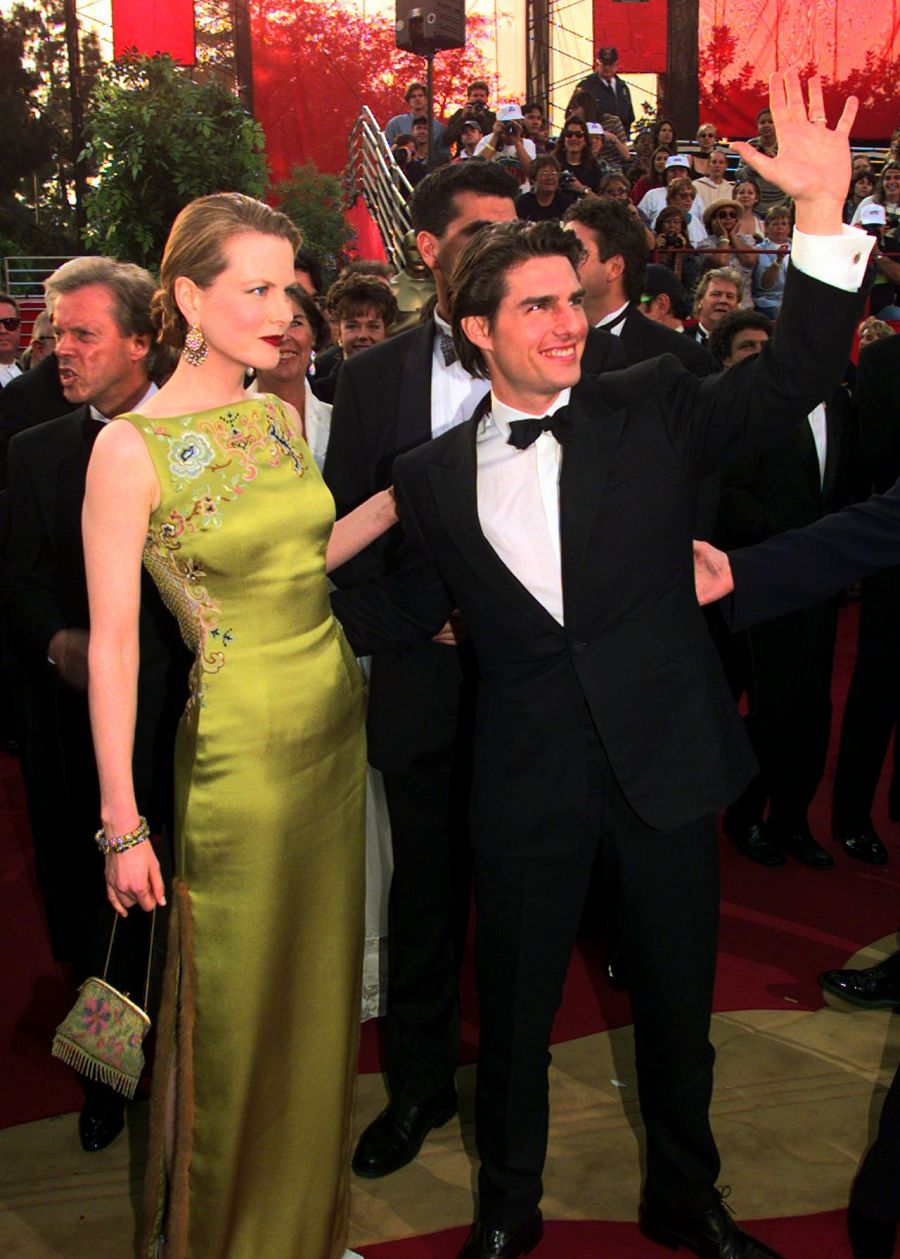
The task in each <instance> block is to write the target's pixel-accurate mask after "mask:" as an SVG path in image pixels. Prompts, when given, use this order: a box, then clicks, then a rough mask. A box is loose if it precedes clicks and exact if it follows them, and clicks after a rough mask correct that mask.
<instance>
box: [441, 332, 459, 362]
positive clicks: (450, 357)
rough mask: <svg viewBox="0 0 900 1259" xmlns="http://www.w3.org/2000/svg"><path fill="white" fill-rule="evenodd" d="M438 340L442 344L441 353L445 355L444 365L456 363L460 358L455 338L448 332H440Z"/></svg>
mask: <svg viewBox="0 0 900 1259" xmlns="http://www.w3.org/2000/svg"><path fill="white" fill-rule="evenodd" d="M438 341H439V342H440V346H441V354H442V355H443V356H444V366H445V367H449V366H450V364H451V363H455V362H456V360H457V359H458V358H459V355H458V354H457V353H456V346H455V345H454V343H453V338H452V337H451V336H450V335H449V334H448V333H446V332H438Z"/></svg>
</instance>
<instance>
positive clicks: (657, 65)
mask: <svg viewBox="0 0 900 1259" xmlns="http://www.w3.org/2000/svg"><path fill="white" fill-rule="evenodd" d="M667 7H668V0H594V32H595V40H596V47H597V48H601V47H606V48H609V47H612V48H615V49H616V50H617V51H618V54H619V65H620V66H621V67H622V73H623V74H624V75H626V76H627V74H628V73H629V71H630V72H631V73H632V74H665V72H666V20H667V18H666V10H667Z"/></svg>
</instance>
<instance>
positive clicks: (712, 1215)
mask: <svg viewBox="0 0 900 1259" xmlns="http://www.w3.org/2000/svg"><path fill="white" fill-rule="evenodd" d="M639 1221H640V1229H641V1232H642V1233H643V1234H644V1236H645V1237H647V1238H649V1240H650V1241H652V1242H657V1243H658V1244H659V1245H660V1246H668V1248H669V1249H670V1250H677V1249H678V1247H679V1246H684V1248H685V1249H686V1250H690V1251H693V1253H694V1254H695V1255H698V1256H699V1259H783V1256H782V1255H779V1254H778V1252H777V1251H776V1250H772V1249H771V1248H770V1247H769V1246H766V1245H764V1244H763V1242H760V1241H757V1240H756V1238H755V1237H751V1236H750V1234H749V1233H745V1232H744V1230H743V1229H741V1228H738V1226H737V1224H735V1222H734V1220H733V1219H732V1218H731V1216H730V1215H729V1214H728V1211H727V1209H726V1208H725V1207H724V1206H723V1205H722V1203H721V1202H717V1203H716V1205H715V1206H714V1207H710V1209H709V1210H708V1211H704V1212H703V1213H702V1214H700V1215H682V1214H681V1213H680V1212H679V1211H676V1210H675V1209H674V1208H670V1207H651V1206H648V1205H647V1204H646V1203H643V1202H642V1203H641V1209H640V1215H639Z"/></svg>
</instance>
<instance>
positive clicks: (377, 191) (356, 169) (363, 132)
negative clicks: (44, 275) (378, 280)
mask: <svg viewBox="0 0 900 1259" xmlns="http://www.w3.org/2000/svg"><path fill="white" fill-rule="evenodd" d="M348 148H349V161H348V164H347V184H348V189H347V190H348V193H349V197H350V199H351V200H352V198H353V196H354V195H360V196H362V197H363V198H364V200H365V203H366V205H367V207H368V209H369V213H370V214H371V215H372V218H373V219H374V220H375V222H376V223H377V225H378V230H379V232H380V233H381V239H382V241H383V242H384V250H385V253H386V254H387V256H388V258H389V259H390V261H391V263H392V264H393V265H394V266H395V267H396V268H397V269H398V270H400V269H402V267H403V259H404V252H403V238H404V237H405V236H406V235H407V233H408V232H409V231H410V230H411V228H412V224H411V222H410V217H409V210H408V208H407V205H406V203H407V199H408V198H409V196H410V194H411V193H412V185H411V184H410V182H409V180H408V179H407V178H406V176H405V175H404V173H403V171H402V170H401V169H400V167H399V166H398V165H397V163H396V162H395V161H394V155H393V153H392V152H391V150H390V146H389V145H388V142H387V141H386V140H385V138H384V135H383V134H382V131H381V128H380V127H379V125H378V123H377V122H376V121H375V117H374V115H373V114H372V111H371V110H370V109H369V108H368V106H366V105H363V107H362V109H361V110H360V114H359V117H358V118H357V120H356V122H355V123H354V124H353V127H352V128H351V131H350V138H349V141H348Z"/></svg>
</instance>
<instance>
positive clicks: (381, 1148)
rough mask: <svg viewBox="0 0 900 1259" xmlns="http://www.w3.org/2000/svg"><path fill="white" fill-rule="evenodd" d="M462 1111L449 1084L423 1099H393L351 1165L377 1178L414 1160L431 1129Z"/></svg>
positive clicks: (361, 1140)
mask: <svg viewBox="0 0 900 1259" xmlns="http://www.w3.org/2000/svg"><path fill="white" fill-rule="evenodd" d="M458 1110H459V1102H458V1100H457V1097H456V1089H455V1088H454V1087H453V1085H452V1084H451V1085H449V1086H448V1087H447V1088H446V1089H443V1090H442V1091H441V1092H440V1093H435V1094H434V1095H433V1096H432V1097H429V1098H427V1099H426V1100H425V1101H423V1102H419V1103H415V1102H391V1103H390V1105H389V1106H387V1107H386V1108H385V1109H384V1110H383V1111H382V1112H381V1114H380V1115H379V1116H378V1118H377V1119H374V1120H373V1121H372V1123H370V1124H369V1126H368V1128H366V1130H365V1132H364V1133H363V1134H362V1136H361V1137H360V1138H359V1142H358V1144H357V1146H356V1153H355V1154H354V1155H353V1162H352V1164H351V1166H352V1168H353V1170H354V1172H355V1173H356V1175H357V1176H364V1177H366V1178H367V1179H369V1180H376V1179H377V1178H378V1177H379V1176H390V1174H391V1172H396V1171H399V1170H400V1168H401V1167H405V1166H406V1164H407V1163H411V1162H412V1161H413V1159H414V1158H415V1157H416V1155H417V1154H418V1152H419V1150H420V1149H421V1148H422V1142H423V1141H424V1140H425V1138H426V1137H427V1136H428V1133H429V1132H430V1131H431V1129H432V1128H440V1127H442V1125H443V1124H445V1123H447V1121H448V1120H450V1119H452V1118H453V1116H454V1115H455V1114H456V1112H457V1111H458Z"/></svg>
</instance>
